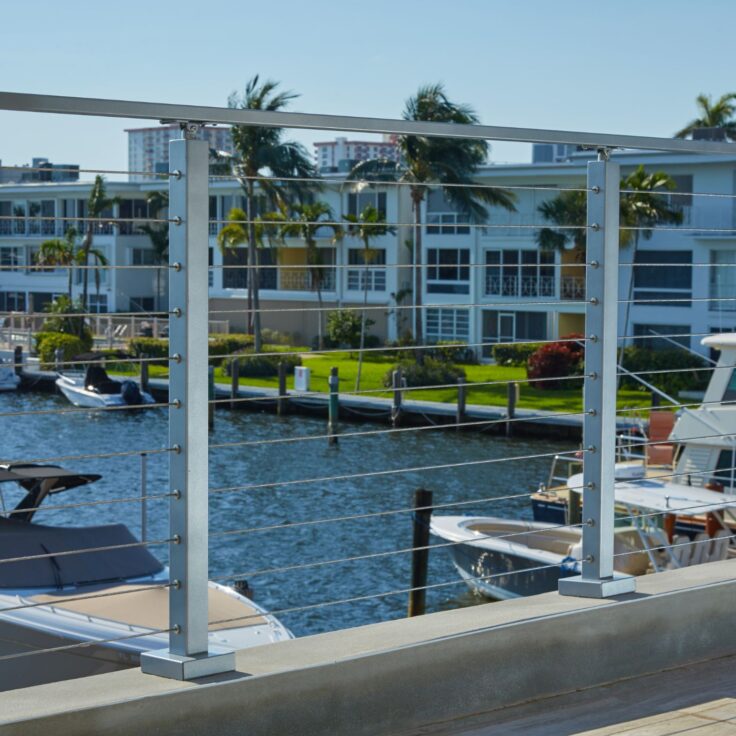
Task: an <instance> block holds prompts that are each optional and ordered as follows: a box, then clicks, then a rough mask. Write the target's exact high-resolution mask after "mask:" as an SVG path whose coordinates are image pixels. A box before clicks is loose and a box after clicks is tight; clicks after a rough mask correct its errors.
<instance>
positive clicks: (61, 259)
mask: <svg viewBox="0 0 736 736" xmlns="http://www.w3.org/2000/svg"><path fill="white" fill-rule="evenodd" d="M76 263H77V231H76V230H75V229H74V228H73V227H70V228H68V229H67V231H66V233H65V234H64V239H63V240H62V239H61V238H54V239H53V240H45V241H44V242H43V243H41V248H40V249H39V251H38V265H39V266H46V265H48V266H63V267H65V268H66V272H67V290H66V291H67V297H68V298H69V304H71V303H72V275H73V272H74V269H73V268H72V266H73V265H74V264H76Z"/></svg>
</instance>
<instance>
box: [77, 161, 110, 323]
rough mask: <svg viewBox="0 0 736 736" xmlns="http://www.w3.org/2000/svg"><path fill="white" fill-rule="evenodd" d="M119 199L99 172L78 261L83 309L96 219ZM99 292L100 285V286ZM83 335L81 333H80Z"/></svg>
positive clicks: (88, 208)
mask: <svg viewBox="0 0 736 736" xmlns="http://www.w3.org/2000/svg"><path fill="white" fill-rule="evenodd" d="M118 201H119V199H118V197H108V196H107V191H106V190H105V180H104V179H103V177H102V176H100V175H99V174H98V175H97V176H96V177H95V183H94V184H93V185H92V191H91V192H90V194H89V199H88V200H87V218H86V219H87V226H86V232H85V235H84V240H83V241H82V247H81V250H80V255H79V257H78V263H79V265H80V266H84V267H85V268H84V270H83V272H82V311H83V312H87V299H88V292H89V269H88V268H87V266H88V265H89V257H90V255H91V254H92V250H93V245H94V234H95V227H96V226H97V225H100V224H101V223H100V222H97V223H95V222H94V220H100V219H101V218H102V216H103V215H104V214H105V212H106V211H107V210H109V209H111V208H112V206H113V205H114V204H117V202H118ZM98 282H99V277H98V276H97V274H95V283H98ZM98 292H99V287H98ZM80 336H81V335H80Z"/></svg>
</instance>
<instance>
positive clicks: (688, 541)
mask: <svg viewBox="0 0 736 736" xmlns="http://www.w3.org/2000/svg"><path fill="white" fill-rule="evenodd" d="M703 344H704V345H705V346H706V347H711V348H715V349H718V350H720V351H721V356H720V360H719V362H718V365H717V367H716V369H715V370H714V371H713V373H712V376H711V380H710V383H709V385H708V388H707V390H706V393H705V396H704V398H703V403H702V404H701V406H699V407H697V408H695V409H689V408H688V409H684V410H683V411H682V412H681V413H680V415H679V417H678V419H677V422H676V424H675V425H674V428H673V429H672V432H671V434H670V436H669V438H668V439H667V442H666V446H667V449H668V452H662V450H663V449H665V443H663V445H655V449H657V450H658V452H657V453H650V452H649V450H650V449H651V445H649V444H644V448H643V449H645V450H646V451H645V452H644V453H643V454H642V456H641V457H640V459H634V460H629V461H627V462H622V463H617V464H616V468H615V478H616V481H615V484H614V496H615V503H616V511H617V514H618V516H619V518H622V517H625V518H626V526H623V527H620V528H619V527H617V528H616V530H615V550H614V554H619V556H618V557H616V558H615V567H616V569H617V570H618V571H620V572H625V573H628V574H635V575H636V574H643V573H646V572H651V571H657V570H661V569H664V568H667V567H678V566H684V565H692V564H699V563H701V562H709V561H713V560H719V559H725V558H726V557H728V556H729V555H733V554H734V553H735V552H736V548H735V547H734V545H733V543H732V538H733V537H734V535H735V534H736V514H735V513H734V511H735V510H736V482H735V477H734V476H735V475H736V452H735V450H736V403H734V402H736V370H735V369H734V366H735V365H736V334H731V333H727V334H719V335H711V336H710V337H707V338H705V339H704V340H703ZM638 442H639V443H640V449H642V448H641V443H647V438H646V437H644V438H640V439H639V440H638ZM634 447H636V440H635V441H634ZM668 453H669V457H670V458H671V460H670V462H669V463H668V462H667V461H664V460H663V457H666V456H667V455H668ZM652 458H656V459H655V460H654V462H651V459H652ZM556 460H557V462H558V463H559V461H560V460H567V461H570V462H572V463H576V464H577V465H578V466H581V465H582V462H581V460H580V459H577V460H576V459H574V458H570V457H566V458H563V457H559V458H556ZM655 462H656V464H655ZM555 477H556V476H555V470H554V465H553V470H552V472H551V473H550V478H555ZM562 480H563V485H561V486H559V487H552V484H551V483H548V484H547V486H546V487H542V489H541V490H540V492H539V493H537V494H535V495H534V496H533V497H532V505H533V511H534V521H528V522H527V521H514V520H507V519H499V518H496V517H486V516H476V517H469V516H437V515H433V516H432V521H431V531H432V533H433V534H435V535H436V536H438V537H440V538H441V539H443V540H445V541H447V542H450V543H451V546H449V547H448V549H449V550H450V553H451V554H452V559H453V563H454V565H455V567H456V568H457V569H458V571H459V573H460V575H461V576H462V577H463V579H464V580H465V581H466V582H467V583H468V585H469V586H470V587H471V588H472V589H474V590H476V591H477V592H479V593H481V594H483V595H486V596H489V597H492V598H514V597H518V596H523V595H533V594H536V593H542V592H546V591H550V590H556V589H557V581H558V580H559V579H560V578H562V577H568V576H572V575H579V574H580V557H581V551H582V549H581V536H582V533H581V531H580V529H579V528H569V525H570V524H573V523H574V514H572V513H571V512H572V511H574V510H575V509H578V508H579V495H578V493H572V492H571V490H572V489H578V491H579V489H581V488H582V487H583V476H582V473H573V474H572V475H570V476H569V477H564V476H563V479H562ZM561 526H567V528H560V527H561ZM537 568H538V569H537ZM524 570H526V572H521V571H524Z"/></svg>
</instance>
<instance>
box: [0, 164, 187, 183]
mask: <svg viewBox="0 0 736 736" xmlns="http://www.w3.org/2000/svg"><path fill="white" fill-rule="evenodd" d="M0 170H4V171H23V172H26V171H29V172H30V171H36V172H42V173H46V174H50V173H53V174H58V173H65V174H120V175H122V176H153V177H169V176H175V175H176V174H175V173H174V172H173V171H165V172H160V171H128V170H127V169H83V168H77V167H68V166H54V168H53V169H50V168H44V167H42V166H10V165H8V164H2V165H1V166H0ZM7 183H8V184H10V185H11V186H12V185H14V184H21V183H22V184H35V183H36V182H35V181H30V182H7ZM65 183H68V184H72V183H74V184H83V183H84V182H65ZM115 183H116V182H113V185H114V184H115Z"/></svg>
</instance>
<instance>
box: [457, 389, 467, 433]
mask: <svg viewBox="0 0 736 736" xmlns="http://www.w3.org/2000/svg"><path fill="white" fill-rule="evenodd" d="M465 391H466V389H465V379H464V378H462V377H460V378H458V379H457V408H456V411H455V424H456V425H457V426H456V427H455V428H456V429H458V430H459V429H460V425H461V424H462V423H463V422H464V421H465Z"/></svg>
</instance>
